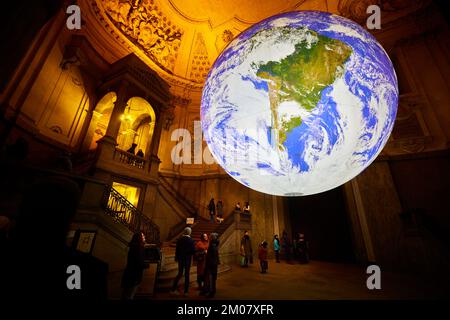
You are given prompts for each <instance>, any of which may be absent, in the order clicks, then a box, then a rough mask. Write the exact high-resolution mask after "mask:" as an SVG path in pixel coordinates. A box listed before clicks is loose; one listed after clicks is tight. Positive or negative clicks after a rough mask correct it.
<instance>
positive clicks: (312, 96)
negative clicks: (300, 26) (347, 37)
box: [256, 30, 352, 148]
mask: <svg viewBox="0 0 450 320" xmlns="http://www.w3.org/2000/svg"><path fill="white" fill-rule="evenodd" d="M307 33H309V35H311V36H313V37H315V38H317V39H318V41H316V42H312V43H311V44H310V46H309V47H308V42H307V41H306V40H302V41H300V42H299V43H297V44H296V45H295V50H294V52H293V53H292V54H290V55H289V56H287V57H285V58H283V59H281V60H280V61H269V62H267V63H265V64H261V65H259V67H258V69H257V72H256V75H257V76H259V77H261V78H263V79H266V80H268V89H269V101H270V108H271V112H272V119H273V124H272V129H274V130H275V131H276V132H277V133H278V134H277V136H278V145H279V148H283V146H282V144H283V143H284V141H285V140H286V137H287V134H288V133H289V132H290V131H291V130H292V129H294V128H295V127H298V126H299V125H300V124H301V123H302V119H301V117H300V116H298V117H292V118H290V119H288V120H286V121H283V119H278V114H279V113H278V106H279V105H280V103H281V102H283V101H292V100H293V101H297V102H298V103H299V104H300V106H301V108H304V109H306V110H307V111H312V109H314V108H315V107H316V105H317V104H318V102H319V100H320V98H321V95H322V91H323V89H325V88H326V87H328V86H329V85H331V84H332V83H333V82H334V81H335V79H336V78H338V77H340V76H341V75H342V74H343V72H344V63H345V62H346V61H347V59H348V58H349V57H350V55H351V53H352V49H351V47H350V46H348V45H347V44H345V43H344V42H342V41H340V40H336V39H332V38H329V37H326V36H323V35H319V34H318V33H316V32H314V31H312V30H308V31H307Z"/></svg>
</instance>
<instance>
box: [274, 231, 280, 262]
mask: <svg viewBox="0 0 450 320" xmlns="http://www.w3.org/2000/svg"><path fill="white" fill-rule="evenodd" d="M280 249H281V248H280V239H278V235H277V234H276V235H274V236H273V250H274V251H275V260H276V262H277V263H280Z"/></svg>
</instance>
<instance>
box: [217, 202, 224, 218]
mask: <svg viewBox="0 0 450 320" xmlns="http://www.w3.org/2000/svg"><path fill="white" fill-rule="evenodd" d="M217 221H219V223H222V221H223V202H222V200H219V201H217Z"/></svg>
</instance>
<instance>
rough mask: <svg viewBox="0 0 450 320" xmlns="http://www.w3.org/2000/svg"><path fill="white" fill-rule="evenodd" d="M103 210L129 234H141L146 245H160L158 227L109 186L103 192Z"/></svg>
mask: <svg viewBox="0 0 450 320" xmlns="http://www.w3.org/2000/svg"><path fill="white" fill-rule="evenodd" d="M104 209H105V212H106V213H107V214H108V215H110V216H111V217H112V218H114V220H115V221H116V222H118V223H120V224H122V225H124V226H126V227H127V228H128V229H129V230H130V231H131V232H133V233H135V232H139V231H141V232H143V233H144V235H145V238H146V241H147V243H154V244H160V231H159V227H158V226H157V225H156V224H155V223H154V222H153V221H152V220H151V219H150V218H148V217H147V216H145V215H144V214H143V213H142V212H141V211H140V210H139V209H138V208H136V207H135V206H134V205H133V204H132V203H131V202H129V201H128V200H127V199H126V198H125V197H124V196H122V195H121V194H120V193H119V192H118V191H117V190H116V189H114V188H113V187H111V186H108V187H107V189H106V192H105V199H104Z"/></svg>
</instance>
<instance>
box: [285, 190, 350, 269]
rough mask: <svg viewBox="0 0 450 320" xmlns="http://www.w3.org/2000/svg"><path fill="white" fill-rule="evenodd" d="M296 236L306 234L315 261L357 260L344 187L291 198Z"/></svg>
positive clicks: (293, 227) (290, 209) (293, 228)
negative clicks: (298, 233)
mask: <svg viewBox="0 0 450 320" xmlns="http://www.w3.org/2000/svg"><path fill="white" fill-rule="evenodd" d="M288 205H289V217H290V221H291V229H292V233H293V234H292V235H295V234H296V233H297V232H302V233H304V234H305V238H306V239H307V240H308V241H309V253H310V258H311V259H312V260H323V261H329V262H340V263H354V262H355V256H354V252H353V244H352V237H351V229H350V222H349V220H348V214H347V209H346V203H345V197H344V190H343V188H342V187H339V188H336V189H332V190H329V191H326V192H322V193H319V194H315V195H309V196H303V197H291V198H289V199H288Z"/></svg>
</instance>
